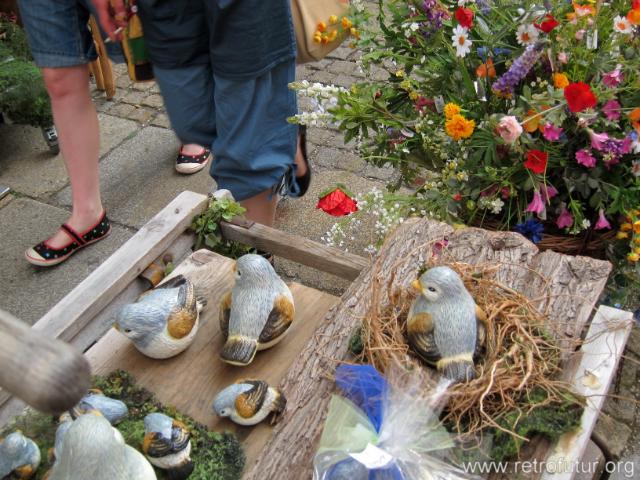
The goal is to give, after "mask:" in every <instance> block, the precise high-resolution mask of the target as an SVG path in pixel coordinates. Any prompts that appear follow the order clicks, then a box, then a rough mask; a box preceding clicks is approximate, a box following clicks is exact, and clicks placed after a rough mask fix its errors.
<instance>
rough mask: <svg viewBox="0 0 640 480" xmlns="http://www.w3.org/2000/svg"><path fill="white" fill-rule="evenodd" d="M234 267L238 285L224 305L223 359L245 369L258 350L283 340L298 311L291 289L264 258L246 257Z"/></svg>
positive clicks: (221, 354) (222, 323)
mask: <svg viewBox="0 0 640 480" xmlns="http://www.w3.org/2000/svg"><path fill="white" fill-rule="evenodd" d="M234 268H235V285H234V286H233V288H232V289H231V291H230V292H228V293H227V294H226V295H225V296H224V297H223V299H222V302H221V305H220V329H221V330H222V335H223V338H224V340H225V344H224V347H223V348H222V352H221V353H220V358H221V359H222V361H224V362H226V363H230V364H232V365H238V366H245V365H249V364H250V363H251V362H252V361H253V359H254V357H255V355H256V352H257V351H258V350H264V349H267V348H270V347H272V346H274V345H275V344H276V343H278V342H279V341H280V340H282V338H283V337H284V335H285V334H286V333H287V331H288V330H289V327H291V324H292V322H293V317H294V315H295V308H294V305H293V295H291V290H289V287H287V285H286V284H285V283H284V282H283V281H282V279H281V278H280V277H279V276H278V274H277V273H276V271H275V270H274V269H273V266H272V265H271V263H269V261H268V260H266V259H265V258H264V257H262V256H261V255H254V254H247V255H243V256H242V257H240V258H238V260H237V261H236V264H235V267H234Z"/></svg>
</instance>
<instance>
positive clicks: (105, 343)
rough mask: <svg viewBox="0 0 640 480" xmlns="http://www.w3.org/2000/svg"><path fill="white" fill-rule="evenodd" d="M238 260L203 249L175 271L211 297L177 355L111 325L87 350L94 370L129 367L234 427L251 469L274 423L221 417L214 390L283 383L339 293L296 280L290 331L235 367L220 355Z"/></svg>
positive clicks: (197, 415) (191, 409) (205, 418)
mask: <svg viewBox="0 0 640 480" xmlns="http://www.w3.org/2000/svg"><path fill="white" fill-rule="evenodd" d="M233 264H234V262H233V261H232V260H230V259H228V258H225V257H222V256H220V255H217V254H215V253H213V252H210V251H207V250H200V251H197V252H195V253H194V254H192V255H191V256H189V257H188V259H187V260H185V262H183V264H181V265H180V266H179V267H178V268H177V269H176V270H175V272H174V273H173V274H172V275H176V274H182V275H185V276H186V277H187V278H190V279H191V280H192V281H193V282H194V285H196V286H197V288H198V290H199V293H201V294H204V295H205V297H206V298H207V301H208V304H207V306H206V307H205V309H204V310H203V311H202V313H201V325H200V330H199V331H198V334H197V335H196V338H195V340H194V343H193V344H192V345H191V346H190V347H189V348H188V349H187V350H186V351H185V352H183V353H181V354H180V355H178V356H176V357H174V358H171V359H167V360H153V359H150V358H147V357H145V356H143V355H142V354H140V353H139V352H138V351H137V350H136V349H135V348H134V347H133V345H132V344H131V342H130V341H129V340H128V339H126V338H125V337H124V336H123V335H121V334H120V333H118V332H116V331H115V330H111V331H110V332H108V333H107V334H106V335H105V336H104V337H103V338H102V339H101V340H100V341H99V342H98V343H97V344H96V345H94V346H93V347H92V348H91V349H90V350H89V351H87V353H86V356H87V358H88V359H89V361H90V363H91V366H92V368H93V371H94V373H96V374H107V373H109V372H111V371H113V370H115V369H118V368H121V369H124V370H126V371H128V372H130V373H131V374H132V375H133V376H134V377H135V378H136V380H137V381H138V383H139V384H140V385H142V386H145V387H147V388H148V389H149V390H151V391H152V392H154V393H155V394H156V395H157V397H158V399H159V400H160V401H162V402H163V403H165V404H167V405H173V406H175V407H177V408H178V409H179V410H180V411H181V412H183V413H186V414H188V415H190V416H192V417H193V418H194V419H196V420H197V421H199V422H201V423H203V424H205V425H207V426H208V427H209V428H210V429H212V430H230V431H234V432H235V433H236V434H238V436H239V438H240V439H241V440H242V441H243V444H244V446H245V453H246V454H247V469H249V468H250V467H251V465H252V464H253V463H254V462H255V461H256V459H257V458H258V456H259V455H260V454H261V452H263V447H264V445H265V444H266V442H267V441H268V439H269V437H270V436H271V433H272V427H271V426H269V425H268V424H266V423H263V424H260V425H258V426H256V427H253V428H251V427H240V426H237V425H235V424H233V423H232V422H230V421H229V420H227V419H220V418H218V417H217V416H216V415H215V414H214V413H213V411H212V409H211V405H212V402H213V398H214V396H215V395H216V394H217V393H218V392H219V391H220V390H221V389H222V388H224V387H226V386H227V385H229V384H231V383H233V382H234V381H236V380H239V379H241V378H259V379H262V380H265V381H267V382H269V383H270V384H271V385H277V384H278V383H279V382H280V380H281V379H282V377H283V376H284V375H285V373H286V371H287V369H288V368H289V366H290V365H291V364H292V363H293V361H294V360H295V358H296V357H297V356H298V355H299V353H300V351H301V350H302V348H303V347H304V345H305V344H306V343H307V342H308V341H309V339H310V338H311V337H312V335H313V332H314V331H315V329H316V326H317V325H318V324H319V323H320V321H321V320H322V319H323V317H324V314H325V312H326V311H327V310H328V309H329V308H330V307H332V306H333V305H334V304H335V303H337V301H338V299H337V298H336V297H334V296H332V295H329V294H326V293H323V292H319V291H317V290H314V289H312V288H308V287H304V286H302V285H299V284H295V283H294V284H292V285H290V288H291V291H292V293H293V297H294V302H295V306H296V315H295V319H294V324H293V326H292V327H291V331H290V332H289V333H288V334H287V337H286V338H285V339H283V340H282V342H281V343H279V344H278V345H276V346H275V347H273V348H271V349H269V350H266V351H263V352H258V354H257V357H256V359H255V361H254V362H253V363H252V364H251V365H249V366H247V367H233V366H231V365H228V364H226V363H223V362H222V361H220V359H219V356H218V355H219V351H220V349H221V347H222V344H223V341H222V338H221V332H220V326H219V322H218V306H219V303H220V300H221V298H222V296H223V295H224V294H225V293H226V292H227V291H228V289H229V288H231V286H232V285H233V271H232V267H233ZM288 391H289V388H288V387H286V388H285V389H284V394H285V396H287V397H288ZM298 407H299V406H298V405H297V404H296V403H294V402H291V401H290V402H289V403H288V406H287V408H288V409H297V408H298ZM263 478H287V477H263Z"/></svg>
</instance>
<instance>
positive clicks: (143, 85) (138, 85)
mask: <svg viewBox="0 0 640 480" xmlns="http://www.w3.org/2000/svg"><path fill="white" fill-rule="evenodd" d="M155 84H156V82H133V83H132V84H131V87H132V88H133V89H134V90H140V91H144V92H146V91H148V90H151V89H152V88H153V86H154V85H155Z"/></svg>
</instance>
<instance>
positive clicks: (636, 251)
mask: <svg viewBox="0 0 640 480" xmlns="http://www.w3.org/2000/svg"><path fill="white" fill-rule="evenodd" d="M633 253H637V254H638V255H640V247H636V248H634V249H633Z"/></svg>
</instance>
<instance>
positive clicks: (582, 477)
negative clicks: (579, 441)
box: [574, 442, 606, 480]
mask: <svg viewBox="0 0 640 480" xmlns="http://www.w3.org/2000/svg"><path fill="white" fill-rule="evenodd" d="M605 462H606V460H605V457H604V455H603V453H602V451H601V450H600V449H599V448H598V446H597V445H596V444H595V443H593V442H588V443H587V448H586V449H585V451H584V454H583V455H582V458H581V459H580V469H579V471H577V472H576V475H575V477H574V480H593V479H596V478H600V475H602V472H604V467H605Z"/></svg>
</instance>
